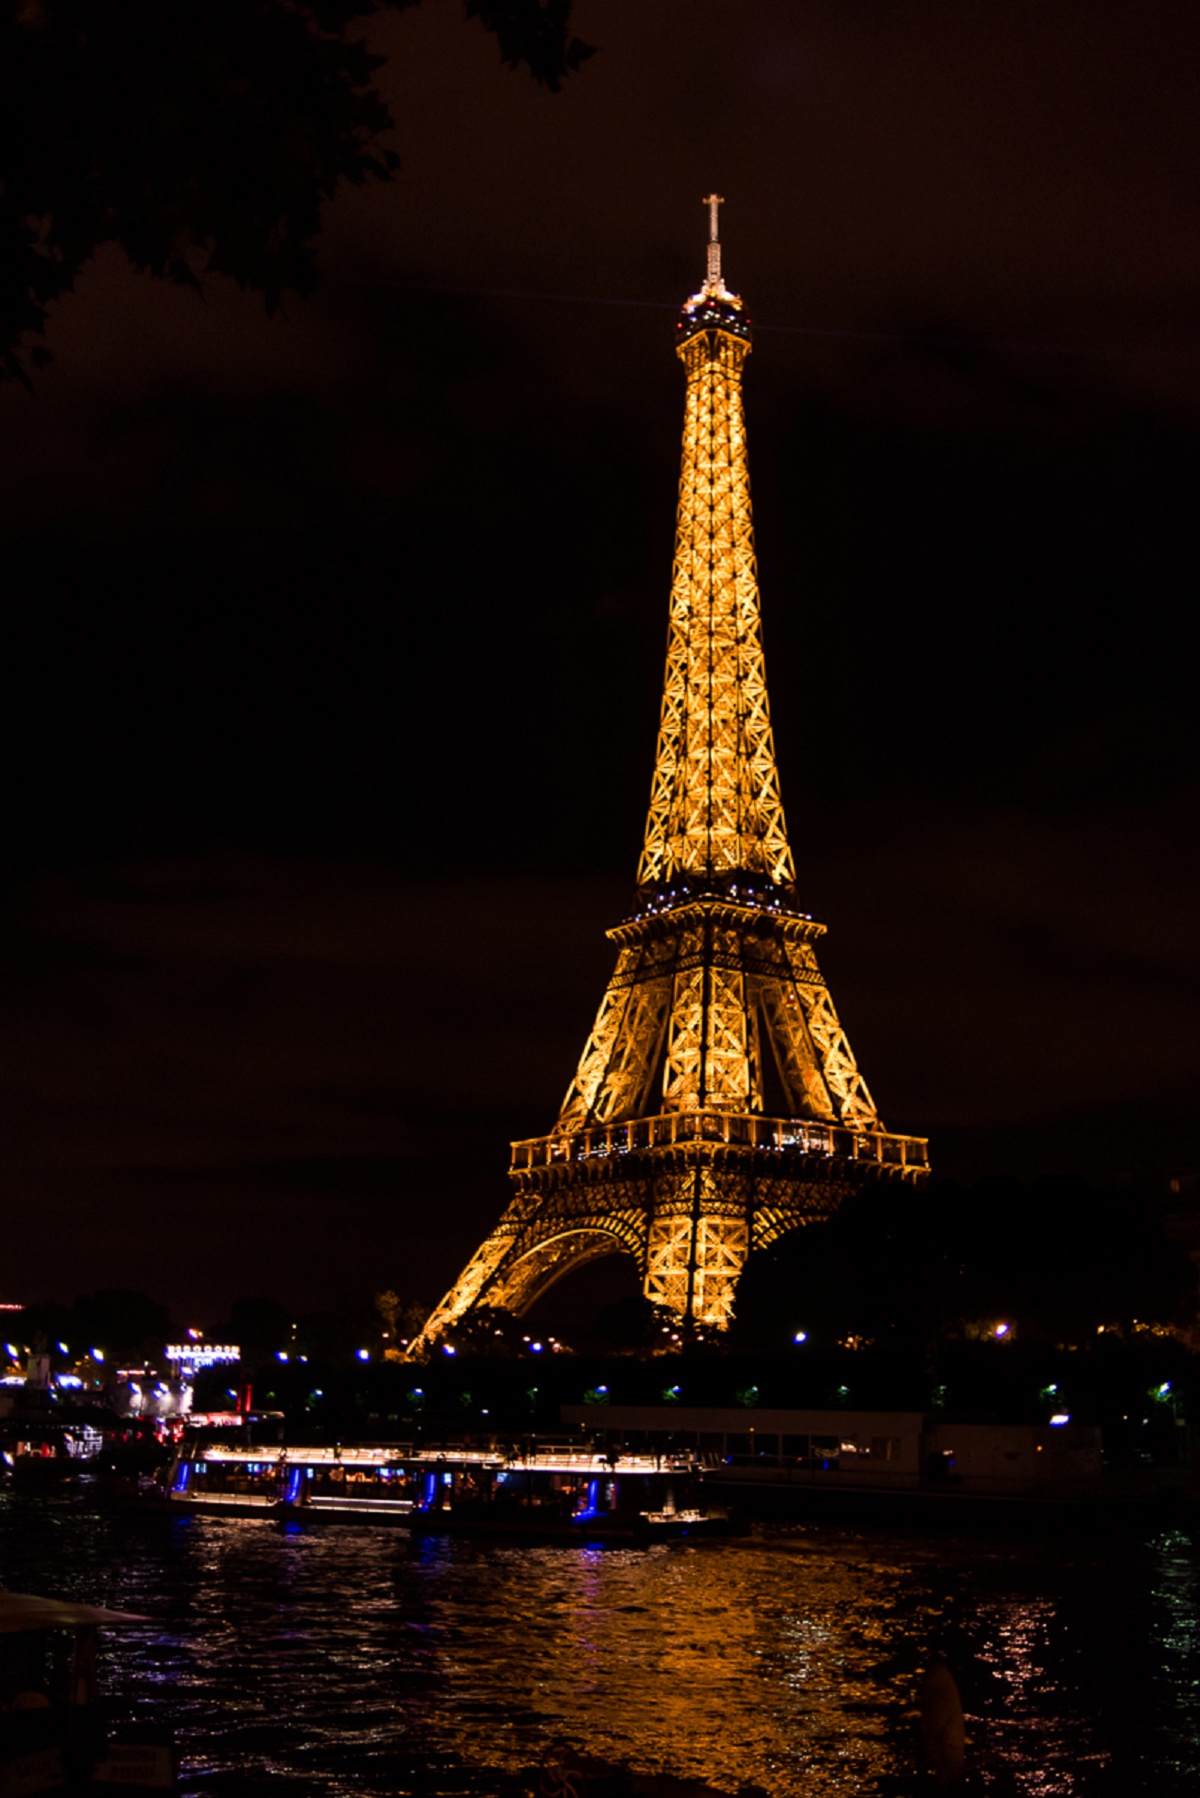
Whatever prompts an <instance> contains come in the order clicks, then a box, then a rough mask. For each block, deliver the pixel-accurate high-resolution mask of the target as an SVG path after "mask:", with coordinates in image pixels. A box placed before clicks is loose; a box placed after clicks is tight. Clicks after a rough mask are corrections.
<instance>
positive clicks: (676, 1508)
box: [156, 1443, 733, 1542]
mask: <svg viewBox="0 0 1200 1798" xmlns="http://www.w3.org/2000/svg"><path fill="white" fill-rule="evenodd" d="M697 1474H698V1468H697V1465H696V1463H695V1461H694V1459H693V1458H692V1457H690V1456H687V1455H674V1456H670V1455H668V1456H663V1455H653V1454H647V1455H629V1454H626V1455H611V1454H610V1455H599V1454H592V1453H590V1452H586V1451H585V1452H579V1451H578V1450H573V1449H569V1448H553V1447H542V1448H535V1447H533V1446H532V1445H530V1446H528V1447H525V1448H522V1449H516V1448H498V1447H490V1448H466V1447H463V1448H449V1447H447V1448H412V1447H398V1446H396V1445H391V1446H387V1445H384V1446H380V1447H376V1448H361V1447H356V1448H342V1447H334V1448H296V1447H291V1448H286V1449H284V1448H277V1449H276V1448H272V1449H265V1448H259V1449H254V1448H228V1447H225V1446H223V1445H222V1446H214V1445H208V1444H203V1445H202V1444H199V1443H185V1444H183V1445H181V1447H180V1448H179V1450H178V1451H177V1453H176V1455H175V1458H174V1460H173V1462H172V1463H171V1466H170V1469H169V1470H168V1474H167V1478H166V1481H165V1484H164V1485H163V1487H161V1488H160V1489H158V1492H157V1495H156V1500H157V1502H158V1503H159V1504H161V1505H165V1506H166V1507H167V1508H169V1509H170V1510H172V1511H176V1512H185V1513H206V1514H209V1515H214V1516H225V1517H266V1518H277V1519H288V1520H293V1521H298V1522H305V1523H329V1522H339V1521H340V1522H354V1523H362V1522H366V1521H371V1522H386V1523H399V1524H402V1525H404V1526H406V1527H407V1528H409V1529H411V1530H414V1531H417V1532H420V1533H422V1534H438V1535H441V1534H450V1533H460V1534H465V1533H470V1534H475V1535H502V1536H529V1537H533V1536H536V1537H537V1538H538V1539H539V1540H542V1541H545V1540H555V1541H564V1542H578V1541H584V1540H586V1541H623V1542H649V1541H659V1540H665V1539H668V1538H671V1537H677V1536H689V1537H691V1536H696V1537H703V1536H721V1535H729V1534H730V1533H732V1531H733V1525H732V1524H731V1522H730V1518H729V1514H728V1512H727V1511H725V1510H724V1509H722V1508H719V1507H713V1506H707V1507H704V1506H701V1505H700V1504H698V1503H697V1501H696V1496H695V1493H696V1485H697Z"/></svg>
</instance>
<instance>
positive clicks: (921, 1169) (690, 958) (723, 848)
mask: <svg viewBox="0 0 1200 1798" xmlns="http://www.w3.org/2000/svg"><path fill="white" fill-rule="evenodd" d="M720 204H721V200H720V197H719V196H718V195H717V194H710V195H709V196H708V197H707V199H706V200H705V205H706V206H707V208H708V212H709V243H708V256H707V267H706V275H705V280H704V283H703V285H702V286H701V288H700V289H699V291H698V292H697V293H695V294H693V295H692V297H691V298H690V299H689V300H688V301H687V302H686V303H685V305H684V307H683V311H682V313H681V316H680V319H679V322H678V326H677V353H678V355H679V357H680V360H681V361H682V363H683V365H684V369H685V371H686V375H687V391H686V397H685V403H684V428H683V452H682V459H681V467H680V480H679V504H678V510H677V513H676V526H675V556H674V565H673V571H672V581H671V599H670V615H669V627H668V640H667V660H666V673H665V679H664V683H663V700H662V710H661V715H660V723H659V733H658V746H657V753H656V756H655V766H654V775H653V780H652V783H651V792H650V806H649V813H648V816H647V821H646V833H645V842H644V846H643V850H642V856H641V861H640V864H639V868H638V891H639V903H638V908H637V911H636V912H635V914H634V916H633V917H631V918H629V919H627V920H626V921H625V922H624V923H623V924H619V925H617V926H616V927H615V928H614V929H613V930H610V931H609V933H608V934H609V936H610V938H611V939H612V941H613V942H614V943H615V944H616V948H617V965H616V969H615V971H614V973H613V977H612V979H611V980H610V982H609V985H608V988H607V990H606V992H605V994H604V997H603V999H602V1000H601V1003H600V1010H599V1012H598V1014H597V1017H596V1022H595V1024H594V1025H593V1027H592V1031H591V1034H590V1036H589V1037H588V1040H587V1043H586V1045H585V1047H584V1051H583V1055H582V1057H581V1059H580V1063H579V1067H578V1069H577V1070H576V1073H575V1077H574V1079H573V1080H572V1082H571V1084H570V1086H569V1088H568V1090H567V1095H566V1098H565V1100H564V1102H563V1107H562V1110H561V1112H560V1114H559V1117H558V1121H557V1123H556V1124H555V1126H554V1129H553V1131H552V1132H551V1134H550V1135H549V1136H547V1137H541V1138H535V1139H533V1140H532V1141H528V1142H519V1143H515V1144H514V1145H513V1161H512V1167H511V1170H510V1177H511V1179H512V1181H513V1185H514V1189H515V1190H514V1197H513V1200H512V1202H511V1204H510V1205H509V1207H508V1210H507V1211H506V1212H505V1213H504V1215H503V1217H502V1218H501V1220H500V1222H499V1224H498V1225H497V1227H496V1229H495V1230H494V1231H493V1232H492V1234H491V1235H490V1236H489V1237H488V1239H487V1240H486V1242H484V1243H483V1244H482V1246H481V1247H480V1249H479V1251H478V1252H477V1254H476V1255H475V1256H474V1257H473V1258H472V1260H471V1262H470V1263H469V1264H468V1266H467V1267H466V1269H465V1270H464V1271H463V1273H462V1275H461V1276H460V1277H459V1279H458V1280H457V1281H456V1282H455V1285H454V1286H453V1287H452V1288H451V1290H450V1292H449V1293H448V1294H447V1295H446V1298H445V1299H444V1300H443V1301H442V1303H441V1305H439V1306H438V1308H437V1309H436V1311H435V1312H434V1313H433V1315H432V1316H431V1318H430V1319H429V1321H428V1323H427V1324H426V1326H425V1329H424V1331H423V1332H422V1334H421V1336H420V1338H419V1339H418V1342H417V1343H416V1344H415V1345H414V1346H415V1350H416V1352H423V1351H424V1350H426V1349H427V1348H428V1347H429V1345H430V1344H431V1343H432V1342H433V1341H434V1340H435V1339H436V1338H437V1337H439V1336H441V1335H442V1334H444V1332H445V1331H446V1330H447V1329H449V1328H450V1327H451V1326H452V1325H453V1323H454V1322H455V1321H456V1320H457V1319H458V1318H460V1317H461V1316H463V1314H464V1313H465V1312H467V1311H469V1310H470V1309H471V1308H472V1307H474V1306H476V1305H480V1304H487V1305H499V1306H505V1307H507V1308H509V1309H512V1310H515V1311H522V1310H525V1309H527V1308H528V1306H529V1305H531V1304H532V1303H533V1302H534V1300H535V1299H536V1298H537V1297H538V1296H539V1295H540V1294H541V1293H542V1292H544V1291H545V1290H546V1289H547V1288H548V1287H549V1286H550V1285H552V1284H553V1283H554V1282H555V1281H556V1280H557V1279H559V1278H561V1276H562V1275H563V1274H564V1273H566V1272H568V1271H570V1270H571V1269H572V1268H575V1267H578V1266H580V1265H582V1264H583V1263H584V1262H586V1261H590V1260H593V1259H595V1258H597V1257H599V1256H601V1255H606V1254H611V1253H613V1252H616V1251H621V1250H623V1251H625V1252H627V1253H630V1254H632V1255H634V1256H635V1257H636V1259H637V1261H638V1264H639V1267H640V1268H641V1272H642V1278H643V1289H644V1291H645V1293H646V1296H647V1297H648V1298H650V1299H652V1300H654V1301H655V1302H656V1303H658V1304H660V1305H663V1306H665V1307H667V1308H668V1309H669V1310H670V1311H671V1312H672V1313H673V1314H674V1315H675V1316H676V1317H677V1318H679V1319H680V1320H682V1321H683V1322H684V1323H685V1324H688V1325H694V1324H704V1325H708V1326H713V1327H716V1328H718V1329H719V1328H723V1327H724V1326H725V1325H727V1324H728V1323H729V1321H730V1319H731V1318H732V1315H733V1304H734V1294H735V1291H736V1287H737V1281H738V1278H739V1276H740V1274H741V1271H742V1269H743V1267H744V1266H745V1263H746V1259H747V1256H748V1255H749V1254H750V1253H751V1252H752V1251H753V1250H755V1249H758V1248H763V1247H766V1246H767V1245H768V1244H770V1243H771V1242H773V1241H775V1240H777V1238H778V1237H780V1236H781V1235H783V1234H785V1233H786V1232H787V1231H790V1230H792V1229H795V1228H797V1227H799V1226H801V1225H803V1224H805V1223H807V1222H810V1221H813V1220H814V1219H817V1218H821V1217H825V1216H827V1215H828V1214H829V1213H830V1212H831V1211H832V1210H833V1209H834V1208H835V1207H836V1206H837V1205H838V1204H839V1203H840V1201H841V1199H842V1198H843V1197H844V1196H845V1195H846V1194H847V1193H848V1192H849V1191H850V1190H851V1189H852V1188H853V1187H854V1186H855V1185H857V1184H860V1183H861V1182H862V1181H863V1180H865V1179H867V1178H870V1177H878V1176H881V1175H882V1176H885V1177H891V1178H894V1179H900V1180H910V1181H911V1180H915V1179H920V1178H922V1177H924V1175H925V1174H926V1173H927V1171H928V1156H927V1150H926V1144H925V1141H924V1139H923V1138H918V1137H907V1136H896V1135H892V1134H889V1133H888V1132H887V1131H885V1130H884V1128H883V1125H882V1123H881V1122H880V1120H879V1117H878V1114H877V1112H876V1110H875V1106H874V1103H873V1101H872V1099H871V1095H870V1093H869V1092H868V1090H867V1086H866V1083H865V1081H864V1080H863V1078H862V1075H861V1074H860V1073H859V1071H858V1067H857V1065H856V1063H855V1060H854V1056H853V1054H852V1052H851V1049H850V1044H849V1042H848V1040H847V1037H846V1033H845V1031H844V1030H843V1028H842V1026H841V1023H840V1021H839V1019H838V1015H837V1012H836V1010H835V1008H834V1004H833V1000H832V997H831V996H830V993H829V989H828V987H827V986H826V984H825V981H824V979H823V977H822V975H821V973H820V970H819V968H818V965H817V959H816V952H815V944H816V942H817V941H818V939H819V938H820V937H821V936H822V935H823V934H824V929H825V927H824V925H822V924H817V923H814V922H813V920H812V919H811V918H810V917H808V916H807V914H805V913H803V912H801V911H800V910H799V908H798V906H797V904H796V901H795V897H794V893H793V886H794V880H795V869H794V864H793V860H792V852H791V848H790V846H789V843H788V837H787V828H786V824H785V821H784V812H783V802H782V799H781V796H780V788H779V775H778V770H777V767H776V762H775V747H774V741H773V738H772V734H771V720H770V711H769V707H768V703H767V685H766V671H765V664H764V660H763V646H762V620H761V612H760V603H759V591H758V573H757V565H756V561H755V552H754V529H753V520H752V516H751V508H750V477H749V469H748V464H747V456H746V426H745V414H744V410H743V400H742V370H743V367H744V365H745V361H746V357H747V356H748V354H749V352H750V325H749V321H748V319H747V318H746V316H745V312H744V309H743V305H742V301H741V299H740V297H739V296H738V295H737V294H735V293H732V292H730V290H729V289H728V288H727V287H726V285H725V281H724V278H723V275H722V272H721V245H720V238H719V232H718V223H717V221H718V208H719V206H720ZM767 1057H769V1058H770V1059H769V1062H768V1060H767ZM772 1086H773V1088H774V1093H775V1094H776V1095H777V1097H776V1105H777V1107H778V1106H779V1101H780V1100H781V1101H782V1106H781V1109H782V1111H783V1112H784V1114H785V1115H782V1116H773V1115H770V1111H769V1108H768V1105H767V1093H768V1090H769V1088H770V1087H772Z"/></svg>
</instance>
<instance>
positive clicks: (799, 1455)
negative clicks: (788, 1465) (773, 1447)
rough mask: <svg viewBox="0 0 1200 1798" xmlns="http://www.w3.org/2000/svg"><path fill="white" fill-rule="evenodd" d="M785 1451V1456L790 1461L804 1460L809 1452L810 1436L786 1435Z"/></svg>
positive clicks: (784, 1440)
mask: <svg viewBox="0 0 1200 1798" xmlns="http://www.w3.org/2000/svg"><path fill="white" fill-rule="evenodd" d="M783 1453H784V1456H785V1458H786V1459H787V1460H789V1461H792V1460H795V1461H803V1460H804V1458H805V1456H806V1455H807V1454H808V1437H807V1436H785V1437H784V1438H783Z"/></svg>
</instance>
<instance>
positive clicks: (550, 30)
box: [0, 0, 592, 385]
mask: <svg viewBox="0 0 1200 1798" xmlns="http://www.w3.org/2000/svg"><path fill="white" fill-rule="evenodd" d="M418 4H420V0H170V4H164V3H163V0H120V4H119V5H112V4H111V3H110V0H0V374H3V375H7V376H9V377H14V376H15V377H16V378H17V379H19V380H22V381H24V382H25V383H26V385H28V384H29V370H30V369H32V368H37V367H40V366H42V365H44V364H45V363H46V362H48V361H49V360H50V359H51V357H50V352H49V351H48V350H47V349H46V347H45V345H44V344H43V343H39V342H36V341H30V340H32V339H37V338H38V337H40V336H41V334H42V333H43V331H44V328H45V324H46V318H47V312H48V309H49V308H50V306H51V305H52V304H53V303H54V302H55V301H56V300H58V299H61V298H62V297H63V295H64V294H67V293H69V292H70V291H71V290H72V288H73V287H74V285H75V283H76V281H77V280H78V278H79V275H80V273H81V272H82V270H83V269H84V268H85V267H86V265H87V264H88V263H89V262H90V261H91V259H92V258H93V256H94V255H95V254H96V251H97V250H98V249H99V248H100V247H101V246H102V245H104V244H116V245H119V247H120V248H121V249H122V250H123V251H124V252H125V254H126V255H127V256H128V258H129V260H130V261H131V262H132V264H133V266H134V267H135V268H136V269H138V270H139V271H141V272H143V273H147V274H151V275H155V276H157V277H159V278H160V279H162V280H166V281H172V282H176V283H181V284H185V285H187V286H190V287H194V288H199V287H200V286H201V285H202V279H203V276H204V275H206V274H223V275H228V276H231V277H232V278H233V279H234V280H235V281H237V282H238V284H239V285H240V286H241V287H242V288H244V289H246V290H247V291H251V292H256V293H260V294H261V295H262V297H263V299H264V301H265V303H266V306H267V309H268V311H274V310H275V309H276V308H277V307H278V305H279V302H280V299H281V298H282V296H283V295H284V294H285V293H289V292H290V293H299V294H305V293H309V292H311V290H312V289H313V287H314V286H315V284H316V279H317V270H316V254H315V239H316V237H317V233H318V230H319V227H320V214H321V206H322V204H323V203H324V202H325V201H326V200H328V199H330V198H331V197H332V195H333V194H334V193H335V191H336V190H337V188H338V187H339V186H340V185H341V183H342V182H344V181H350V182H353V183H355V184H356V185H361V184H362V183H363V182H366V181H372V180H386V179H387V178H388V177H389V176H390V175H391V174H392V173H393V172H394V171H395V169H397V168H398V167H399V163H400V159H399V157H398V155H397V154H396V152H395V151H394V150H393V149H391V148H390V147H388V146H387V145H386V144H385V142H384V140H385V138H386V137H387V135H388V133H389V132H391V131H392V129H393V127H394V120H393V118H392V116H391V113H390V112H389V110H388V107H387V105H386V103H385V101H384V100H383V98H382V96H381V94H380V93H379V91H378V90H377V88H376V87H375V86H374V84H373V78H374V75H375V73H376V71H377V70H378V69H379V68H380V67H381V65H382V63H383V60H384V59H383V58H382V57H379V56H376V55H374V54H372V53H371V51H370V50H368V48H367V47H366V45H365V44H364V43H363V42H362V40H361V35H360V34H361V32H362V30H363V29H364V27H365V25H366V23H367V22H368V21H369V19H370V17H371V16H372V15H374V14H377V13H380V12H383V11H389V10H390V11H404V10H407V9H408V8H409V7H411V6H415V5H418ZM465 14H466V17H467V18H468V19H475V20H478V22H479V23H480V24H481V25H482V26H483V27H484V29H485V30H487V31H488V32H490V33H491V34H492V36H493V37H494V38H495V40H496V43H497V46H498V48H499V51H500V56H501V59H502V60H503V62H504V63H506V64H507V65H508V67H509V68H512V69H518V68H521V67H524V68H526V69H527V70H528V71H529V73H530V74H531V75H532V76H533V78H534V79H535V80H536V81H538V82H540V83H541V84H542V85H543V86H545V87H547V88H549V89H551V90H552V91H557V90H558V88H559V87H560V85H561V83H562V81H563V80H564V78H565V77H566V76H567V75H568V74H569V73H570V72H571V71H573V70H575V69H577V68H579V66H580V65H581V63H582V62H584V60H585V59H586V58H587V57H588V56H590V55H591V54H592V51H591V47H590V46H588V45H586V44H584V43H582V42H581V41H580V40H579V39H578V38H576V37H573V36H572V35H571V31H570V14H571V0H499V3H492V0H465Z"/></svg>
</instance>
